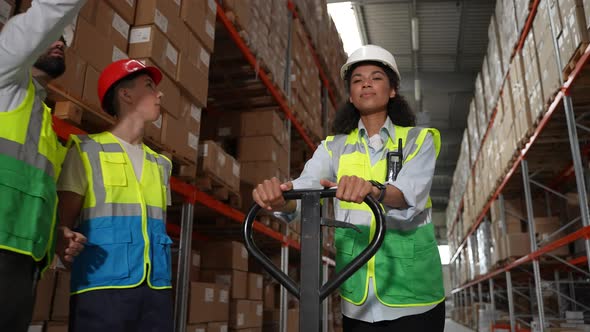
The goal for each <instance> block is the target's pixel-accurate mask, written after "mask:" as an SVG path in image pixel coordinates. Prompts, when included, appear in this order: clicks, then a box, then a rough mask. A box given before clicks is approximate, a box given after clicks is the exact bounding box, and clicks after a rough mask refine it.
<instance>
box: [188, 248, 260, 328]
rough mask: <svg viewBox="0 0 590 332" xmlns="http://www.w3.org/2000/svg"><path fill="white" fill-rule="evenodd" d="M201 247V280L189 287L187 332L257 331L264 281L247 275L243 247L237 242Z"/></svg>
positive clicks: (245, 255) (246, 259)
mask: <svg viewBox="0 0 590 332" xmlns="http://www.w3.org/2000/svg"><path fill="white" fill-rule="evenodd" d="M200 248H201V251H200V252H201V270H200V276H199V280H200V281H199V282H194V281H193V282H191V286H190V292H191V293H190V304H189V315H188V323H189V331H193V330H194V331H197V329H198V328H201V329H203V330H204V331H208V332H211V331H215V332H217V331H227V328H229V330H230V331H240V332H251V331H260V329H261V328H262V318H263V301H262V299H263V280H262V275H260V274H256V273H249V272H248V252H247V251H246V248H245V247H244V246H243V245H242V244H241V243H239V242H206V243H202V244H200ZM191 279H192V280H194V279H193V278H191ZM224 327H225V330H224V329H223V328H224Z"/></svg>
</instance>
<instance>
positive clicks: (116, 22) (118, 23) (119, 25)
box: [112, 13, 129, 40]
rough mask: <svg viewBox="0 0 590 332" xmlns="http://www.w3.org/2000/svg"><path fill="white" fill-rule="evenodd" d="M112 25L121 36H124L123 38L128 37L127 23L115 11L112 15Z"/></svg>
mask: <svg viewBox="0 0 590 332" xmlns="http://www.w3.org/2000/svg"><path fill="white" fill-rule="evenodd" d="M112 26H113V28H114V29H115V30H117V31H118V32H119V33H120V34H121V36H123V38H125V40H127V38H129V24H127V22H125V20H124V19H123V18H122V17H121V16H119V14H117V13H115V15H113V23H112Z"/></svg>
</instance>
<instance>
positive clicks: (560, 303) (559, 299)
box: [553, 270, 563, 318]
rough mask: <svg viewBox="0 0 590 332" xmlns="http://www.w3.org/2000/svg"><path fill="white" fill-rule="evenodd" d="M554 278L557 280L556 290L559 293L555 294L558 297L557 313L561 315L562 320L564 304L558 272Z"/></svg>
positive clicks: (554, 274) (556, 271)
mask: <svg viewBox="0 0 590 332" xmlns="http://www.w3.org/2000/svg"><path fill="white" fill-rule="evenodd" d="M553 278H554V279H555V289H556V290H557V292H555V293H556V294H555V295H557V312H558V313H559V317H560V318H561V316H562V314H563V302H562V300H561V284H560V281H559V271H558V270H555V271H553Z"/></svg>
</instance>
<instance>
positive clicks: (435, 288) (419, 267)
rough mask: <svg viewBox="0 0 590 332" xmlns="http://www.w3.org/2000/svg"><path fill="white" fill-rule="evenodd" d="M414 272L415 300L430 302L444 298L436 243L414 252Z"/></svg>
mask: <svg viewBox="0 0 590 332" xmlns="http://www.w3.org/2000/svg"><path fill="white" fill-rule="evenodd" d="M414 271H415V272H416V273H415V280H416V281H415V284H414V286H415V287H414V292H415V295H416V299H418V300H420V301H423V302H432V301H436V300H440V299H441V298H443V297H444V295H445V294H444V287H443V283H442V280H443V276H442V266H441V263H440V255H439V253H438V247H437V244H436V242H434V243H433V244H432V245H431V246H429V247H426V248H424V249H420V250H416V260H415V263H414Z"/></svg>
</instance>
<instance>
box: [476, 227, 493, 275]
mask: <svg viewBox="0 0 590 332" xmlns="http://www.w3.org/2000/svg"><path fill="white" fill-rule="evenodd" d="M490 226H491V224H490V222H489V221H488V220H486V221H485V222H482V223H481V224H480V225H479V227H478V228H477V232H476V237H477V254H478V260H479V261H478V264H479V273H480V274H481V275H484V274H486V273H488V271H489V270H490V267H491V260H492V252H491V248H492V230H491V227H490Z"/></svg>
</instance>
